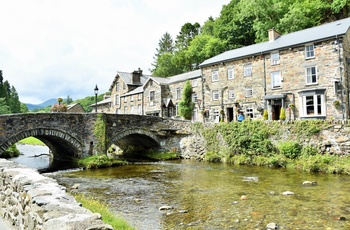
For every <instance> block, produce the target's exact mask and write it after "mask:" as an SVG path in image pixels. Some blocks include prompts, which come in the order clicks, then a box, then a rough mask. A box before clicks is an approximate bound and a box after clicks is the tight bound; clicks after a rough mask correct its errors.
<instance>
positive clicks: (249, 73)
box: [243, 64, 252, 77]
mask: <svg viewBox="0 0 350 230" xmlns="http://www.w3.org/2000/svg"><path fill="white" fill-rule="evenodd" d="M243 71H244V73H243V76H244V77H249V76H252V64H246V65H244V66H243Z"/></svg>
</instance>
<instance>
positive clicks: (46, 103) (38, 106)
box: [26, 98, 57, 110]
mask: <svg viewBox="0 0 350 230" xmlns="http://www.w3.org/2000/svg"><path fill="white" fill-rule="evenodd" d="M54 104H57V98H52V99H50V100H47V101H44V102H43V103H41V104H29V103H26V105H27V107H28V109H29V110H33V109H41V108H45V107H47V106H49V105H54Z"/></svg>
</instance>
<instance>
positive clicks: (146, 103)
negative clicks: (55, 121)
mask: <svg viewBox="0 0 350 230" xmlns="http://www.w3.org/2000/svg"><path fill="white" fill-rule="evenodd" d="M349 26H350V18H346V19H343V20H339V21H335V22H331V23H328V24H324V25H321V26H317V27H313V28H309V29H306V30H301V31H297V32H293V33H290V34H286V35H280V34H279V33H278V32H277V31H276V30H274V29H271V30H269V31H268V35H269V41H267V42H262V43H258V44H254V45H250V46H246V47H242V48H238V49H234V50H230V51H227V52H224V53H222V54H219V55H217V56H214V57H212V58H209V59H207V60H205V61H204V62H203V63H201V65H200V69H199V70H195V71H191V72H188V73H184V74H180V75H176V76H172V77H168V78H161V77H154V76H149V75H143V74H142V71H141V70H140V69H138V70H137V71H134V72H132V73H124V72H118V73H117V75H116V77H115V78H114V81H113V83H112V85H111V87H110V92H111V98H110V99H109V100H107V101H106V103H110V106H109V109H108V110H107V109H104V111H106V112H110V113H120V114H141V115H154V116H161V117H172V118H176V117H178V104H179V102H180V101H181V97H182V90H183V88H184V85H185V83H186V81H190V83H191V85H192V90H193V94H192V101H193V102H194V103H195V109H194V111H193V119H192V120H193V121H206V122H219V121H225V122H230V121H236V120H237V117H238V115H239V114H241V115H243V116H244V117H245V119H262V116H263V113H264V111H266V112H267V116H268V119H269V120H279V119H280V118H281V117H280V115H281V113H285V115H286V119H287V120H294V119H348V118H349V90H348V88H349V76H348V73H349V64H350V47H349V45H350V37H349V36H350V35H349ZM102 104H103V103H102ZM101 108H102V107H101Z"/></svg>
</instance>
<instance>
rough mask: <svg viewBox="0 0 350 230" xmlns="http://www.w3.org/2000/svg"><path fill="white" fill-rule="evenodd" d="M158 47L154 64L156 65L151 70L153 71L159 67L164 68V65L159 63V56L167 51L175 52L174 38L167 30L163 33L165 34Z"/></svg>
mask: <svg viewBox="0 0 350 230" xmlns="http://www.w3.org/2000/svg"><path fill="white" fill-rule="evenodd" d="M158 46H159V47H158V48H156V51H157V52H156V53H155V55H154V57H153V59H154V63H153V64H152V66H153V67H154V68H153V69H152V70H151V71H152V73H154V72H156V71H157V69H158V68H162V66H161V65H160V64H159V61H160V60H159V58H160V57H161V56H162V55H163V54H166V53H170V54H173V52H174V44H173V39H172V37H171V35H170V34H169V33H168V32H166V33H165V34H163V36H162V37H161V38H160V40H159V43H158Z"/></svg>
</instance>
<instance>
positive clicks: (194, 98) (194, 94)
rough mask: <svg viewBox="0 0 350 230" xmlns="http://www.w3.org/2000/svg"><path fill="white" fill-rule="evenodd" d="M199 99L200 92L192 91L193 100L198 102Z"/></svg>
mask: <svg viewBox="0 0 350 230" xmlns="http://www.w3.org/2000/svg"><path fill="white" fill-rule="evenodd" d="M197 99H198V94H197V93H192V102H194V103H196V102H197Z"/></svg>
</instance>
